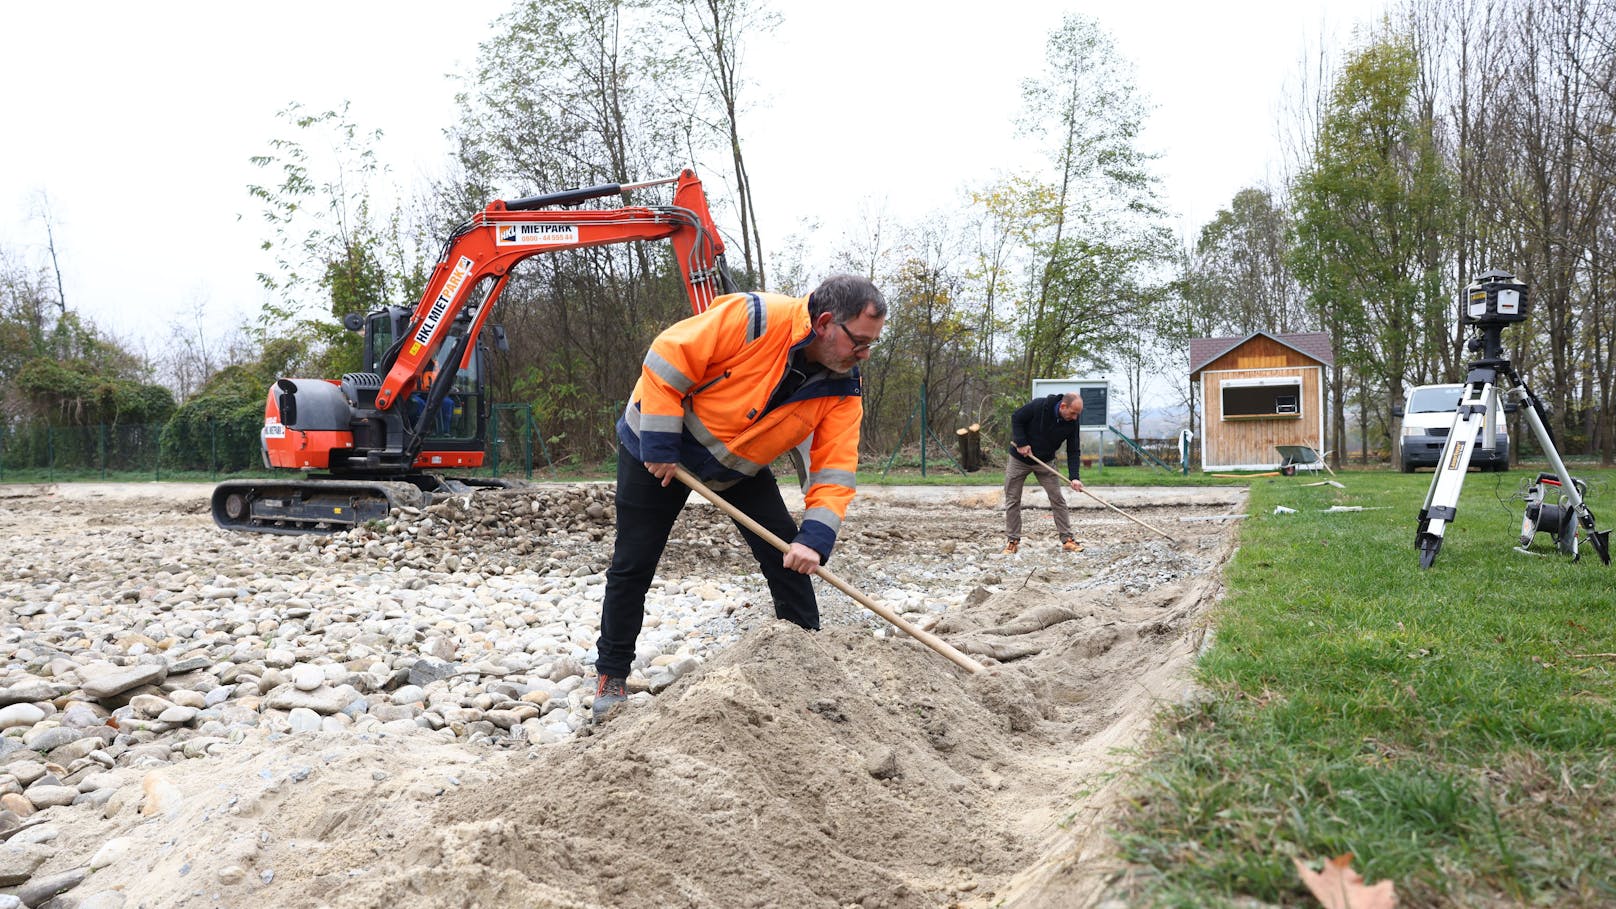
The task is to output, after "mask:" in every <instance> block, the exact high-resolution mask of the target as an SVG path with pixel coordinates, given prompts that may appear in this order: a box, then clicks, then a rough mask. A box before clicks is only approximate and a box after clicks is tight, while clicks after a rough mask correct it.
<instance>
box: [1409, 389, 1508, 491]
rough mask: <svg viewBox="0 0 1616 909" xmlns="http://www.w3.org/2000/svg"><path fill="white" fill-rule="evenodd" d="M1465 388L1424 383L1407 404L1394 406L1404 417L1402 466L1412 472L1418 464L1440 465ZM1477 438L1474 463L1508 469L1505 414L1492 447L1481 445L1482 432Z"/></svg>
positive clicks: (1423, 465) (1489, 467)
mask: <svg viewBox="0 0 1616 909" xmlns="http://www.w3.org/2000/svg"><path fill="white" fill-rule="evenodd" d="M1464 389H1465V387H1464V386H1463V385H1421V386H1419V387H1417V388H1415V389H1414V390H1413V391H1411V392H1409V393H1408V404H1407V405H1406V406H1404V407H1400V408H1394V409H1393V410H1392V414H1393V415H1394V416H1399V417H1402V418H1403V425H1402V427H1401V429H1400V431H1399V432H1398V434H1397V451H1396V452H1395V453H1394V457H1396V458H1397V466H1398V469H1399V470H1401V471H1402V472H1403V473H1413V472H1414V469H1415V468H1417V467H1435V466H1436V465H1437V461H1438V460H1440V459H1441V457H1442V447H1443V446H1444V445H1446V444H1447V442H1448V430H1450V429H1452V428H1453V417H1454V414H1455V413H1457V412H1458V410H1459V398H1460V397H1462V396H1463V395H1464ZM1477 441H1478V444H1477V445H1476V448H1475V450H1474V451H1473V452H1472V453H1471V455H1470V463H1471V464H1473V465H1475V466H1476V467H1478V468H1480V469H1482V470H1508V469H1509V433H1508V431H1507V430H1505V428H1504V420H1503V419H1502V418H1500V419H1499V420H1498V439H1497V445H1496V446H1495V447H1494V448H1493V450H1492V451H1488V450H1487V449H1485V448H1483V447H1481V445H1480V444H1479V442H1480V439H1479V432H1478V440H1477Z"/></svg>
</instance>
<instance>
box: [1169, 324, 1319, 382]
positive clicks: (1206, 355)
mask: <svg viewBox="0 0 1616 909" xmlns="http://www.w3.org/2000/svg"><path fill="white" fill-rule="evenodd" d="M1258 335H1261V336H1263V337H1265V338H1268V339H1270V340H1273V341H1275V342H1277V343H1279V344H1283V345H1285V346H1286V347H1289V348H1290V349H1291V350H1294V351H1296V352H1297V353H1299V354H1301V355H1302V356H1304V357H1307V358H1308V359H1311V360H1317V361H1318V362H1320V363H1323V364H1324V365H1326V366H1330V365H1333V364H1334V363H1335V354H1334V353H1333V352H1332V351H1331V350H1330V336H1329V335H1328V334H1326V333H1324V332H1322V331H1297V332H1287V333H1284V334H1277V333H1274V332H1268V331H1254V332H1252V333H1251V334H1249V335H1246V336H1245V337H1243V338H1191V339H1190V376H1191V377H1193V376H1195V374H1196V373H1199V372H1200V371H1201V370H1203V369H1205V368H1206V366H1207V364H1209V363H1211V362H1212V361H1213V360H1216V359H1217V358H1218V357H1221V356H1223V355H1224V354H1226V353H1228V352H1229V351H1231V350H1234V349H1235V348H1236V347H1239V346H1240V345H1242V344H1244V343H1246V342H1247V341H1250V340H1251V339H1252V338H1255V337H1257V336H1258Z"/></svg>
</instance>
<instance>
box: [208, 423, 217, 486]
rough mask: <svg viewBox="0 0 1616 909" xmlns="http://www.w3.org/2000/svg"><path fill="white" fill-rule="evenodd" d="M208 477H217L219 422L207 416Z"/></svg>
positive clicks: (215, 478)
mask: <svg viewBox="0 0 1616 909" xmlns="http://www.w3.org/2000/svg"><path fill="white" fill-rule="evenodd" d="M208 477H209V478H210V479H214V480H217V479H219V424H218V422H217V421H215V420H214V419H213V418H212V417H208Z"/></svg>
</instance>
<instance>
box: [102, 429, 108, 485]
mask: <svg viewBox="0 0 1616 909" xmlns="http://www.w3.org/2000/svg"><path fill="white" fill-rule="evenodd" d="M106 479H107V424H105V423H102V424H101V481H102V482H103V483H104V482H106Z"/></svg>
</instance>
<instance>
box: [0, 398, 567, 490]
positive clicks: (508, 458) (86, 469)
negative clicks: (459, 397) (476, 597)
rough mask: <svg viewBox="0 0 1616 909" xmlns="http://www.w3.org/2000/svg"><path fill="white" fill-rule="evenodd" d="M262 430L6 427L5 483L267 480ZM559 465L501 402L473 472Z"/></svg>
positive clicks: (212, 425) (514, 472)
mask: <svg viewBox="0 0 1616 909" xmlns="http://www.w3.org/2000/svg"><path fill="white" fill-rule="evenodd" d="M260 425H261V424H259V423H256V422H254V423H251V424H249V425H243V423H242V422H241V421H231V420H205V421H199V422H194V423H192V424H189V425H187V426H186V427H184V428H183V430H178V429H176V428H175V427H174V426H173V425H172V424H169V425H165V424H127V423H125V424H98V425H91V426H60V425H54V424H51V423H44V422H25V423H11V424H0V483H25V482H55V481H57V480H97V479H99V480H112V479H143V480H145V479H149V480H177V479H193V480H194V479H209V480H212V479H217V478H219V477H221V476H232V475H249V476H251V475H263V474H267V473H269V470H268V469H267V468H265V466H264V463H263V456H262V453H261V448H260V445H259V437H258V433H259V429H260ZM553 468H554V463H553V461H552V458H551V454H550V447H549V445H548V443H547V441H546V439H545V437H544V433H543V432H542V431H541V430H540V427H539V426H538V424H537V423H536V422H535V420H534V418H533V412H532V409H531V408H530V407H529V406H528V405H526V404H496V405H494V406H493V408H492V410H491V412H490V415H489V422H488V446H487V457H486V459H485V461H484V466H483V468H482V469H481V470H477V471H473V473H474V474H482V475H487V476H495V477H502V476H503V477H522V478H526V479H531V478H532V477H533V475H534V472H535V471H545V470H553Z"/></svg>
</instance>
